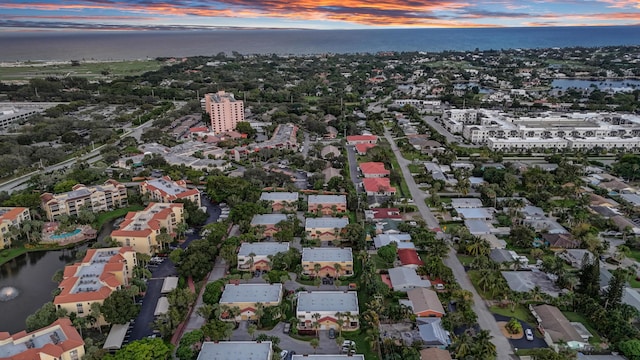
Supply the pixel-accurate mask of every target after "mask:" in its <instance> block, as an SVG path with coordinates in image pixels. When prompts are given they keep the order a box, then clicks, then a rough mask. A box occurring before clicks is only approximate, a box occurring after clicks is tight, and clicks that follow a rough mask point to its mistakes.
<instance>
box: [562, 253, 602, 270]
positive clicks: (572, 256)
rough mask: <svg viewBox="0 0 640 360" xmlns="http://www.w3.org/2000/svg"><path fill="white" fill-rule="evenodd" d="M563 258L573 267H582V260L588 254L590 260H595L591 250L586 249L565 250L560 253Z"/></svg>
mask: <svg viewBox="0 0 640 360" xmlns="http://www.w3.org/2000/svg"><path fill="white" fill-rule="evenodd" d="M558 256H560V257H561V258H562V259H564V260H565V261H566V262H568V263H569V265H571V266H572V267H574V268H576V269H580V268H581V267H582V261H583V260H584V257H585V256H586V257H587V259H588V260H589V261H593V260H594V258H595V257H594V256H593V254H592V253H591V251H589V250H585V249H567V250H565V251H563V252H560V253H558Z"/></svg>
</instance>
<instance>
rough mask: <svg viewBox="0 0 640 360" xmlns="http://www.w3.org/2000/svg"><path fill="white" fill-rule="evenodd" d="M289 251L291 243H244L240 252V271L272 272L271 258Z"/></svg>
mask: <svg viewBox="0 0 640 360" xmlns="http://www.w3.org/2000/svg"><path fill="white" fill-rule="evenodd" d="M287 251H289V243H288V242H285V243H277V242H255V243H242V245H240V250H238V270H248V271H256V270H267V271H268V270H271V259H270V257H271V256H274V255H275V254H277V253H281V252H287Z"/></svg>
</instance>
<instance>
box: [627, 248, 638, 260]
mask: <svg viewBox="0 0 640 360" xmlns="http://www.w3.org/2000/svg"><path fill="white" fill-rule="evenodd" d="M629 257H630V258H632V259H634V260H635V261H640V250H634V249H632V250H631V251H629Z"/></svg>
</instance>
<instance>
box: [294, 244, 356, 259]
mask: <svg viewBox="0 0 640 360" xmlns="http://www.w3.org/2000/svg"><path fill="white" fill-rule="evenodd" d="M302 261H303V262H304V261H310V262H324V261H334V262H346V261H353V253H352V252H351V248H336V247H323V248H319V247H315V248H302Z"/></svg>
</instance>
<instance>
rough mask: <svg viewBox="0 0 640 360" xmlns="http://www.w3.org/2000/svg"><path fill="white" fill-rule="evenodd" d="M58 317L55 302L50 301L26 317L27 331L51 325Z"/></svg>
mask: <svg viewBox="0 0 640 360" xmlns="http://www.w3.org/2000/svg"><path fill="white" fill-rule="evenodd" d="M57 318H58V316H57V314H56V307H55V305H53V303H51V302H48V303H46V304H44V305H42V307H41V308H40V309H38V310H37V311H36V312H35V313H33V314H31V315H29V316H28V317H27V319H26V323H27V331H34V330H37V329H40V328H43V327H45V326H49V325H51V323H53V322H54V321H56V319H57Z"/></svg>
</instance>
